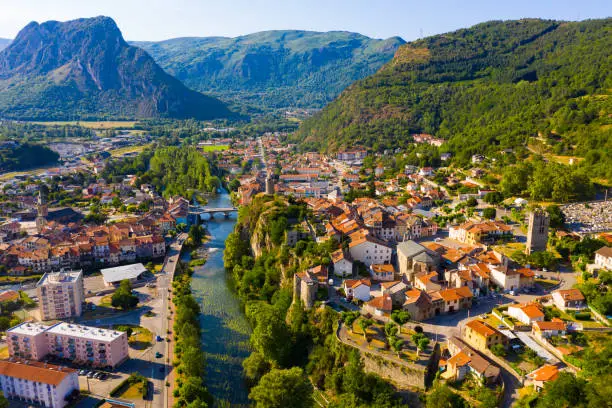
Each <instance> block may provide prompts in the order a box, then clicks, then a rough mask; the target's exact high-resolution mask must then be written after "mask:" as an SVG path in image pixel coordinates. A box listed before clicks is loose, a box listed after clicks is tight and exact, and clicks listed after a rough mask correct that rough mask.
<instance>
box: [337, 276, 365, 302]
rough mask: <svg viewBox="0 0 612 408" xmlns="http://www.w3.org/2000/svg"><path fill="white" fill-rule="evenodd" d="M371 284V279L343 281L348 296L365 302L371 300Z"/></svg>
mask: <svg viewBox="0 0 612 408" xmlns="http://www.w3.org/2000/svg"><path fill="white" fill-rule="evenodd" d="M371 285H372V284H371V283H370V280H369V279H346V280H345V281H344V282H342V286H343V288H344V294H345V295H346V297H347V298H353V299H359V300H361V301H364V302H367V301H368V300H370V286H371Z"/></svg>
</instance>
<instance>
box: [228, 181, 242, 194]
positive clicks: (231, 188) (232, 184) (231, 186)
mask: <svg viewBox="0 0 612 408" xmlns="http://www.w3.org/2000/svg"><path fill="white" fill-rule="evenodd" d="M239 187H240V180H238V179H232V181H230V182H229V183H228V185H227V188H228V189H229V191H238V188H239Z"/></svg>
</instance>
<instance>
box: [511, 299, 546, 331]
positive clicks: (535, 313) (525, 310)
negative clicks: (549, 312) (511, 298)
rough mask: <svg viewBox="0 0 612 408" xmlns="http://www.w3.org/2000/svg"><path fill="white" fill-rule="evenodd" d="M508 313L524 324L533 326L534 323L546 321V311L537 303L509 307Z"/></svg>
mask: <svg viewBox="0 0 612 408" xmlns="http://www.w3.org/2000/svg"><path fill="white" fill-rule="evenodd" d="M508 315H509V316H510V317H513V318H515V319H516V320H518V321H520V322H521V323H523V324H526V325H528V326H531V324H532V323H535V322H541V321H544V312H543V311H542V307H541V306H540V305H539V304H537V303H526V304H520V305H512V306H509V307H508Z"/></svg>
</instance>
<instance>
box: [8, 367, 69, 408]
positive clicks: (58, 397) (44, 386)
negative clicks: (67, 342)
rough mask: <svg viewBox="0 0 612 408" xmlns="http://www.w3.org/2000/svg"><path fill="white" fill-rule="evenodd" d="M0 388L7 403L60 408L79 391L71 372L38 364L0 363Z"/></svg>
mask: <svg viewBox="0 0 612 408" xmlns="http://www.w3.org/2000/svg"><path fill="white" fill-rule="evenodd" d="M0 388H1V389H2V393H3V394H4V396H5V397H6V398H8V399H9V400H18V401H21V402H23V403H25V404H26V405H31V404H32V405H38V406H43V407H49V408H62V407H64V406H66V405H68V401H67V400H66V399H67V398H66V397H68V396H69V395H71V394H72V393H74V392H75V391H77V392H78V391H79V377H78V376H77V372H76V370H74V369H71V368H67V367H60V366H56V365H53V364H46V363H40V362H31V361H28V362H25V361H24V362H22V361H8V360H3V361H0Z"/></svg>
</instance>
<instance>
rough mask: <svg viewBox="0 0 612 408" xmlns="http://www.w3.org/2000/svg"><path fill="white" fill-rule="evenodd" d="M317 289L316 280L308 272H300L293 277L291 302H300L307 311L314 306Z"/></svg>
mask: <svg viewBox="0 0 612 408" xmlns="http://www.w3.org/2000/svg"><path fill="white" fill-rule="evenodd" d="M318 289H319V285H318V281H317V278H316V277H314V276H312V275H311V274H310V272H308V271H306V272H301V273H296V274H295V275H293V301H294V302H296V301H297V300H298V299H300V300H301V301H302V304H303V305H304V309H306V310H308V309H310V308H312V307H313V306H314V302H315V300H316V299H317V290H318Z"/></svg>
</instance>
